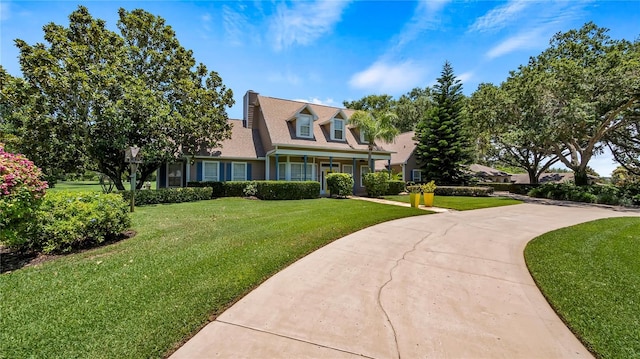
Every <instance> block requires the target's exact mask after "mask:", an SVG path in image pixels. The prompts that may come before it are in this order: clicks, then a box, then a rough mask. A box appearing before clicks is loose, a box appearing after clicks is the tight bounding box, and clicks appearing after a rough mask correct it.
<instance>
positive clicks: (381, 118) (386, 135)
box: [349, 110, 400, 172]
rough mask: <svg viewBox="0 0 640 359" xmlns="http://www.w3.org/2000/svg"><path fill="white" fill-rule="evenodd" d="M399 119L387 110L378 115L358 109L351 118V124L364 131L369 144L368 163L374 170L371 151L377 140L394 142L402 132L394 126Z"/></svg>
mask: <svg viewBox="0 0 640 359" xmlns="http://www.w3.org/2000/svg"><path fill="white" fill-rule="evenodd" d="M397 120H398V116H397V115H396V114H395V113H393V112H385V113H382V114H380V115H377V118H376V116H374V115H373V113H371V112H367V111H362V110H358V111H356V112H354V113H353V115H351V118H349V124H351V125H352V126H354V127H357V128H358V129H359V131H360V132H361V133H363V135H362V136H363V137H364V139H365V140H366V141H367V142H368V144H369V157H368V159H367V163H369V168H370V170H371V172H373V169H374V166H373V162H372V160H371V152H373V147H374V146H375V142H376V141H377V140H383V141H385V142H387V143H389V142H392V141H393V140H394V139H395V138H396V136H397V135H398V134H399V133H400V131H398V129H397V128H395V127H394V126H393V124H394V123H396V121H397Z"/></svg>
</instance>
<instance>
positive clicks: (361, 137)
mask: <svg viewBox="0 0 640 359" xmlns="http://www.w3.org/2000/svg"><path fill="white" fill-rule="evenodd" d="M359 132H360V142H362V143H369V141H367V138H366V137H365V136H364V130H360V131H359Z"/></svg>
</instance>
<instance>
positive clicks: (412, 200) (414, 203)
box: [409, 193, 420, 208]
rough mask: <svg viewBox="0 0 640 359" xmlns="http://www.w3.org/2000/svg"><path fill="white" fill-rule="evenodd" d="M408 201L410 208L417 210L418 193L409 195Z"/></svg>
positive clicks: (418, 204)
mask: <svg viewBox="0 0 640 359" xmlns="http://www.w3.org/2000/svg"><path fill="white" fill-rule="evenodd" d="M409 201H410V203H411V207H415V208H418V207H419V206H420V193H410V194H409Z"/></svg>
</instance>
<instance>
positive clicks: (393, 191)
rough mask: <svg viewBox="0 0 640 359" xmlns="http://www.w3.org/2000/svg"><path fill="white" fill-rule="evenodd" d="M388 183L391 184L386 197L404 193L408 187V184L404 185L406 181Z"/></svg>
mask: <svg viewBox="0 0 640 359" xmlns="http://www.w3.org/2000/svg"><path fill="white" fill-rule="evenodd" d="M387 183H388V184H389V188H387V193H386V195H389V196H395V195H397V194H399V193H400V192H404V190H405V187H406V184H405V183H404V181H395V180H391V181H387Z"/></svg>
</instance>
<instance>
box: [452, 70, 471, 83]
mask: <svg viewBox="0 0 640 359" xmlns="http://www.w3.org/2000/svg"><path fill="white" fill-rule="evenodd" d="M474 76H475V74H474V73H473V72H472V71H467V72H463V73H461V74H460V75H457V76H456V78H457V79H458V80H460V81H461V82H462V83H463V84H464V83H465V82H467V81H469V80H471V79H472V78H473V77H474Z"/></svg>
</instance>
